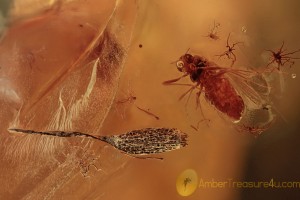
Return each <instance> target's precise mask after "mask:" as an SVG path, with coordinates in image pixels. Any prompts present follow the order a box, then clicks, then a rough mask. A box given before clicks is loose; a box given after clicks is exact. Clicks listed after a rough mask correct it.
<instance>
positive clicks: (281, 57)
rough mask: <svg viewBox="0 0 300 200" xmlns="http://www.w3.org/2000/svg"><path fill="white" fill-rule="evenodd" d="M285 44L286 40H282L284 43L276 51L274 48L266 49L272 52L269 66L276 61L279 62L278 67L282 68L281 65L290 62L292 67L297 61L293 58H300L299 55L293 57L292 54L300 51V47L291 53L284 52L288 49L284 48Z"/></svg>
mask: <svg viewBox="0 0 300 200" xmlns="http://www.w3.org/2000/svg"><path fill="white" fill-rule="evenodd" d="M283 46H284V41H283V42H282V45H281V47H280V48H279V50H278V51H277V52H275V51H273V50H266V51H269V52H271V53H272V55H271V61H270V62H269V63H268V65H267V66H269V65H271V64H272V63H274V62H275V63H277V69H278V70H280V67H282V66H284V65H285V64H286V63H290V67H292V65H294V64H295V62H294V61H293V60H296V59H300V58H297V57H291V55H293V54H295V53H297V52H300V49H298V50H296V51H292V52H289V53H284V52H285V51H286V49H285V50H283Z"/></svg>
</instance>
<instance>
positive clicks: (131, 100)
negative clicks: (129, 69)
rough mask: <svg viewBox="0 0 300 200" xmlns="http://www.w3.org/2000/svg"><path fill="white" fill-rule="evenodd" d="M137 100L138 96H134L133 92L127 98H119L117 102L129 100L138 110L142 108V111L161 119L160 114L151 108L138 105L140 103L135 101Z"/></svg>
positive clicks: (121, 102)
mask: <svg viewBox="0 0 300 200" xmlns="http://www.w3.org/2000/svg"><path fill="white" fill-rule="evenodd" d="M136 100H137V97H136V96H134V95H133V94H132V93H130V94H129V96H128V97H127V98H125V99H121V100H118V101H117V102H116V103H117V104H123V103H127V102H129V103H132V104H133V105H134V106H135V107H136V108H137V109H138V110H140V111H142V112H144V113H146V114H147V115H149V116H151V117H154V118H155V119H156V120H159V116H157V115H156V114H154V113H152V112H150V110H149V109H144V108H142V107H140V106H138V105H137V104H136V103H135V101H136Z"/></svg>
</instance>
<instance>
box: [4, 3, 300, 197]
mask: <svg viewBox="0 0 300 200" xmlns="http://www.w3.org/2000/svg"><path fill="white" fill-rule="evenodd" d="M78 2H79V4H78V5H77V6H78V7H77V9H78V13H80V8H81V5H80V4H83V3H86V2H85V1H78ZM103 2H104V1H103ZM99 4H100V3H99ZM104 4H105V3H103V4H102V5H99V7H102V6H103V5H104ZM91 5H92V4H91ZM136 6H137V14H138V15H137V21H136V26H135V29H134V31H133V39H132V42H131V45H130V48H129V50H128V57H127V59H126V63H125V65H124V69H123V73H122V75H121V78H120V82H119V88H118V91H117V95H116V97H115V99H116V100H118V99H124V98H126V97H127V95H128V93H130V92H132V93H134V95H135V96H136V97H137V100H136V102H135V103H136V105H138V106H140V107H143V108H149V109H150V110H151V112H153V113H155V114H156V115H158V116H159V117H160V120H155V119H154V118H152V117H150V116H148V115H146V114H144V113H143V112H140V111H139V110H138V109H136V108H135V106H134V104H129V103H126V104H124V105H121V106H120V105H115V104H113V106H112V108H111V109H110V112H109V114H108V116H107V117H106V119H105V121H104V124H103V127H102V128H101V130H100V132H99V133H97V134H115V133H122V132H126V131H128V130H131V129H139V128H145V127H159V126H163V127H177V128H179V129H181V130H183V131H184V132H187V133H188V134H189V136H190V137H189V146H188V147H187V148H184V149H182V150H179V151H174V152H170V153H166V154H164V155H162V156H163V157H164V158H165V159H164V161H162V162H161V161H157V160H140V159H135V158H130V157H127V156H125V155H123V154H121V153H119V152H117V151H116V150H113V149H112V148H110V147H107V148H108V149H109V150H108V151H107V152H106V151H105V152H103V151H101V149H102V146H103V145H100V147H99V145H98V146H97V144H94V145H95V146H97V147H94V146H93V148H94V149H96V150H97V151H96V152H99V151H100V152H101V153H102V154H103V155H102V154H100V159H99V160H98V161H97V165H98V166H100V168H103V169H105V170H108V169H111V171H109V170H108V171H109V173H108V175H104V174H103V173H100V172H95V171H93V170H92V172H91V177H90V178H83V177H82V175H81V174H80V173H79V170H77V171H76V170H75V171H74V173H72V174H71V175H70V179H69V181H66V182H64V184H62V185H60V186H59V188H56V190H54V191H55V192H54V195H52V196H51V195H50V197H49V196H48V194H49V193H51V192H49V191H51V187H53V186H52V185H50V186H49V188H47V187H46V186H47V185H45V188H41V189H39V194H40V195H41V196H43V194H44V198H45V199H47V198H48V199H183V198H184V197H180V196H179V195H178V194H177V192H176V188H175V182H176V178H177V176H178V175H179V174H180V173H181V172H182V171H183V170H185V169H187V168H193V169H194V170H196V171H197V173H198V176H199V178H203V179H204V180H210V179H215V180H220V181H223V180H227V179H233V180H236V181H239V180H240V181H243V180H245V181H250V180H252V181H261V180H267V181H268V180H269V179H270V178H274V180H278V181H281V180H282V181H300V174H299V173H300V172H299V167H300V166H299V164H300V163H299V145H298V143H299V141H300V140H299V135H298V131H299V125H298V122H299V107H298V105H299V104H298V99H299V96H300V91H299V90H300V89H299V87H297V82H298V77H296V79H292V78H291V74H292V73H296V74H297V75H298V74H299V72H300V71H299V62H298V63H296V64H295V65H294V66H293V68H291V69H287V70H286V72H287V73H288V74H285V75H284V91H282V92H278V93H275V95H274V97H273V101H274V106H275V107H276V109H277V110H278V111H279V113H280V114H279V116H278V119H277V121H276V123H275V125H274V126H273V127H272V128H270V129H269V130H268V131H266V132H265V133H264V134H263V135H261V136H260V137H258V138H254V137H252V136H251V135H247V134H243V133H238V132H236V131H235V130H234V128H233V127H232V126H231V125H230V124H229V123H228V122H226V121H224V120H223V119H222V117H220V115H219V114H218V113H217V112H216V110H215V109H214V108H212V107H211V106H210V105H209V104H208V103H207V102H206V101H205V100H204V99H202V105H203V109H204V113H205V115H206V117H207V118H209V119H212V121H211V123H209V127H208V126H207V125H206V124H201V125H200V129H199V131H198V132H196V131H194V130H193V129H192V128H191V127H190V125H192V124H193V125H194V124H196V123H197V122H198V121H199V120H200V119H202V117H201V115H200V111H199V110H195V103H194V101H193V100H194V98H193V96H192V98H191V101H190V102H189V104H188V105H187V106H186V107H185V101H178V97H179V96H180V95H181V94H182V93H183V92H184V91H186V90H187V89H186V88H184V87H180V86H178V87H177V86H169V87H166V86H162V84H161V83H162V82H163V81H165V80H168V79H172V78H176V77H178V76H180V73H179V72H178V71H177V70H176V68H175V66H174V64H173V65H171V64H170V63H171V62H173V61H175V60H176V59H178V57H179V56H181V55H182V54H183V53H184V52H186V50H187V49H188V48H190V49H191V50H190V51H191V52H192V53H195V54H201V55H203V56H205V57H207V58H208V59H211V60H214V61H215V62H217V63H218V64H220V65H224V66H226V65H227V66H228V64H229V63H230V62H228V61H227V60H226V59H220V60H219V59H218V58H217V57H215V56H214V55H216V54H219V53H222V52H223V51H224V47H225V41H226V37H227V35H228V33H229V32H231V33H232V39H233V40H236V41H240V40H242V41H244V43H245V44H244V45H243V46H239V48H237V51H236V52H237V56H238V60H237V63H236V64H237V65H240V66H241V65H242V66H255V67H259V66H264V65H265V64H266V63H267V61H268V56H267V54H266V52H265V51H264V49H277V48H278V47H279V46H280V45H281V43H282V41H283V40H284V41H285V43H286V47H287V48H288V49H290V50H294V49H299V47H300V43H299V40H298V36H299V33H300V29H299V27H300V24H299V23H300V21H299V19H300V14H299V12H298V9H297V8H298V7H299V3H298V1H296V0H288V1H283V0H281V1H280V0H275V1H274V0H273V1H271V0H265V1H238V0H228V1H217V0H213V1H212V0H201V1H199V0H197V1H196V0H190V1H184V2H179V1H175V0H168V1H158V0H157V1H137V2H136ZM92 7H94V8H95V6H92ZM58 12H59V11H58ZM90 12H91V13H97V9H96V10H93V12H92V9H91V11H90ZM85 14H86V13H85ZM214 20H215V21H216V22H219V23H220V24H221V26H220V28H219V36H220V40H217V41H213V40H210V39H209V38H206V37H203V36H205V35H207V33H208V32H209V30H210V29H211V28H212V25H213V21H214ZM98 23H100V24H101V22H99V21H98ZM243 26H245V27H246V28H247V32H246V33H244V32H242V27H243ZM33 27H35V26H33ZM28 28H30V27H28ZM87 30H90V29H87ZM88 33H89V32H88ZM69 34H70V35H72V34H73V33H72V32H71V31H70V33H69ZM76 34H78V37H79V39H77V40H76V38H75V39H74V37H66V38H64V40H62V41H60V42H61V43H62V44H63V43H68V44H70V43H72V42H74V43H76V42H78V41H82V39H83V38H85V37H86V36H87V35H89V34H82V35H81V34H79V33H76ZM46 36H47V35H46ZM47 37H49V40H50V39H51V36H47ZM47 37H43V40H47ZM30 42H32V43H38V44H39V43H40V42H41V41H36V40H35V38H32V41H30ZM139 44H142V45H143V47H142V48H139ZM82 45H84V42H82ZM71 47H72V48H71ZM70 49H73V50H74V48H73V46H72V45H70ZM65 52H69V51H68V48H66V50H65ZM66 54H68V53H66ZM69 54H70V53H69ZM69 54H68V55H69ZM61 56H62V60H63V56H64V53H63V52H62V53H61ZM1 62H2V65H4V63H5V59H2V61H1ZM12 67H13V65H12ZM24 70H25V69H24ZM48 70H49V71H51V69H48ZM46 72H47V69H46V68H45V74H46ZM19 73H20V74H22V71H20V72H19ZM40 75H41V74H39V73H37V74H33V75H32V76H40ZM14 81H15V85H16V87H18V86H19V87H21V85H22V83H24V82H21V83H20V82H19V80H18V79H17V80H14ZM24 81H25V83H26V84H28V85H30V84H32V83H30V82H29V81H28V82H26V80H24ZM186 82H189V80H188V79H187V80H186ZM23 87H25V86H24V84H23ZM35 87H37V88H38V85H35ZM37 91H38V90H37ZM278 91H279V90H278ZM27 95H28V94H27ZM2 105H3V108H4V106H5V109H3V110H8V111H6V112H3V111H2V115H1V116H2V118H1V119H3V121H4V122H5V123H3V124H5V127H1V131H3V135H4V136H3V137H8V136H7V134H8V133H7V132H6V131H5V130H6V129H7V127H8V123H9V122H10V121H11V120H12V119H13V117H12V114H11V112H10V111H9V107H8V105H7V104H5V103H4V104H2ZM53 109H55V108H53ZM5 120H6V121H5ZM79 128H81V129H82V130H86V131H90V130H89V129H86V128H85V126H84V125H82V126H79ZM97 128H99V127H93V129H96V130H97ZM4 132H5V134H4ZM2 144H3V143H2ZM60 148H62V149H60ZM63 148H65V147H59V148H58V151H63ZM103 148H104V147H103ZM3 149H4V148H3ZM99 149H100V150H99ZM56 154H57V152H56ZM47 155H48V154H47ZM110 155H113V156H114V158H113V161H111V160H109V161H108V160H106V159H108V157H109V156H110ZM101 156H102V157H101ZM40 160H41V158H36V157H32V158H29V161H27V162H23V160H21V159H20V160H16V161H15V162H14V163H11V162H8V161H7V159H4V157H3V162H2V163H3V164H2V166H1V174H2V175H1V178H0V182H1V184H7V183H8V184H9V185H20V186H18V187H16V189H14V190H12V193H10V192H8V189H7V187H3V188H2V189H1V190H2V191H1V190H0V191H1V192H0V197H3V198H4V199H19V198H24V197H25V196H26V195H27V196H26V198H27V199H35V197H33V196H30V194H31V192H32V191H33V190H34V189H35V187H36V185H35V180H36V184H39V182H43V180H44V179H46V178H47V176H45V177H44V176H43V175H40V174H43V173H45V174H47V173H50V174H51V173H52V172H53V171H55V170H57V168H59V166H60V165H56V164H49V163H47V157H45V158H43V159H42V161H44V163H43V164H40V165H37V164H34V163H37V162H39V163H40V162H41V161H40ZM28 163H30V164H28ZM32 163H33V164H32ZM21 165H23V166H24V168H20V166H21ZM32 166H33V167H34V168H32ZM45 166H46V167H45ZM39 168H43V170H44V171H43V170H38V169H39ZM115 169H116V170H115ZM20 170H23V171H20ZM31 170H33V171H37V172H36V175H35V176H34V177H33V178H32V177H31V176H29V175H27V177H26V176H24V177H25V178H24V179H22V181H23V184H25V183H27V182H31V183H32V185H30V187H31V188H30V187H29V188H26V189H24V186H23V184H22V181H20V180H19V179H18V178H14V179H11V178H9V177H17V176H18V175H19V174H22V173H23V174H30V172H31ZM45 171H46V172H45ZM65 172H66V171H62V173H61V174H64V173H65ZM58 175H60V174H58ZM39 176H40V178H37V177H39ZM54 178H57V179H59V177H56V176H54ZM18 193H19V194H18ZM297 195H298V196H297ZM299 195H300V194H299V189H288V190H287V189H248V190H238V189H233V188H223V189H197V190H196V192H195V193H194V194H193V195H192V196H190V197H186V198H187V199H211V200H217V199H222V200H226V199H228V200H229V199H230V200H232V199H237V200H238V199H271V198H272V199H283V198H284V197H286V196H288V197H289V198H288V199H297V197H298V198H299Z"/></svg>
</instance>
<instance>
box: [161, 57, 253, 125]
mask: <svg viewBox="0 0 300 200" xmlns="http://www.w3.org/2000/svg"><path fill="white" fill-rule="evenodd" d="M176 66H177V69H178V70H179V71H180V72H182V73H184V75H183V76H181V77H179V78H176V79H172V80H168V81H165V82H163V84H165V85H174V84H175V85H181V84H178V83H175V82H177V81H179V80H180V79H181V78H183V77H186V76H189V77H190V79H191V81H192V82H193V83H195V85H192V86H191V88H190V89H189V90H188V91H187V92H185V93H184V94H183V95H182V96H181V97H180V99H181V98H183V97H184V96H185V95H186V94H188V93H191V92H192V91H193V90H194V89H199V92H197V105H200V104H199V97H200V94H201V93H204V95H205V98H206V99H207V100H208V101H209V102H210V103H211V104H212V105H213V106H215V107H216V108H217V109H218V110H219V111H220V112H222V113H223V114H225V115H227V116H228V117H230V118H231V119H233V120H234V121H238V120H240V119H241V117H242V115H243V112H244V110H245V103H244V100H243V98H242V97H241V96H240V94H239V93H238V91H237V90H236V89H235V88H234V86H233V84H232V83H231V82H230V81H229V79H228V77H227V76H226V75H227V74H232V75H234V76H235V77H238V78H242V80H244V81H247V80H246V79H247V77H248V76H249V75H250V76H253V75H254V72H253V71H248V70H239V69H232V68H224V67H220V66H218V65H217V64H216V63H214V62H211V61H208V60H207V59H205V58H204V57H201V56H198V55H194V56H193V55H191V54H188V53H185V54H184V55H183V56H181V57H180V58H179V60H178V61H177V62H176ZM183 85H185V84H183ZM252 91H253V90H252ZM252 93H253V94H250V96H253V99H255V98H256V97H255V96H257V94H255V92H252ZM200 106H201V105H200ZM201 112H202V110H201Z"/></svg>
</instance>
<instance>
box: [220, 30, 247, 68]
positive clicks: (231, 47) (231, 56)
mask: <svg viewBox="0 0 300 200" xmlns="http://www.w3.org/2000/svg"><path fill="white" fill-rule="evenodd" d="M229 37H230V33H229V34H228V37H227V42H226V48H228V49H227V50H226V51H225V52H224V53H222V54H220V55H216V56H219V58H221V57H223V56H227V58H228V59H230V60H232V63H231V67H232V66H233V65H234V63H235V61H236V55H235V54H234V52H233V51H234V50H235V48H234V46H235V45H237V44H241V43H243V42H236V43H233V44H232V45H230V44H229Z"/></svg>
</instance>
